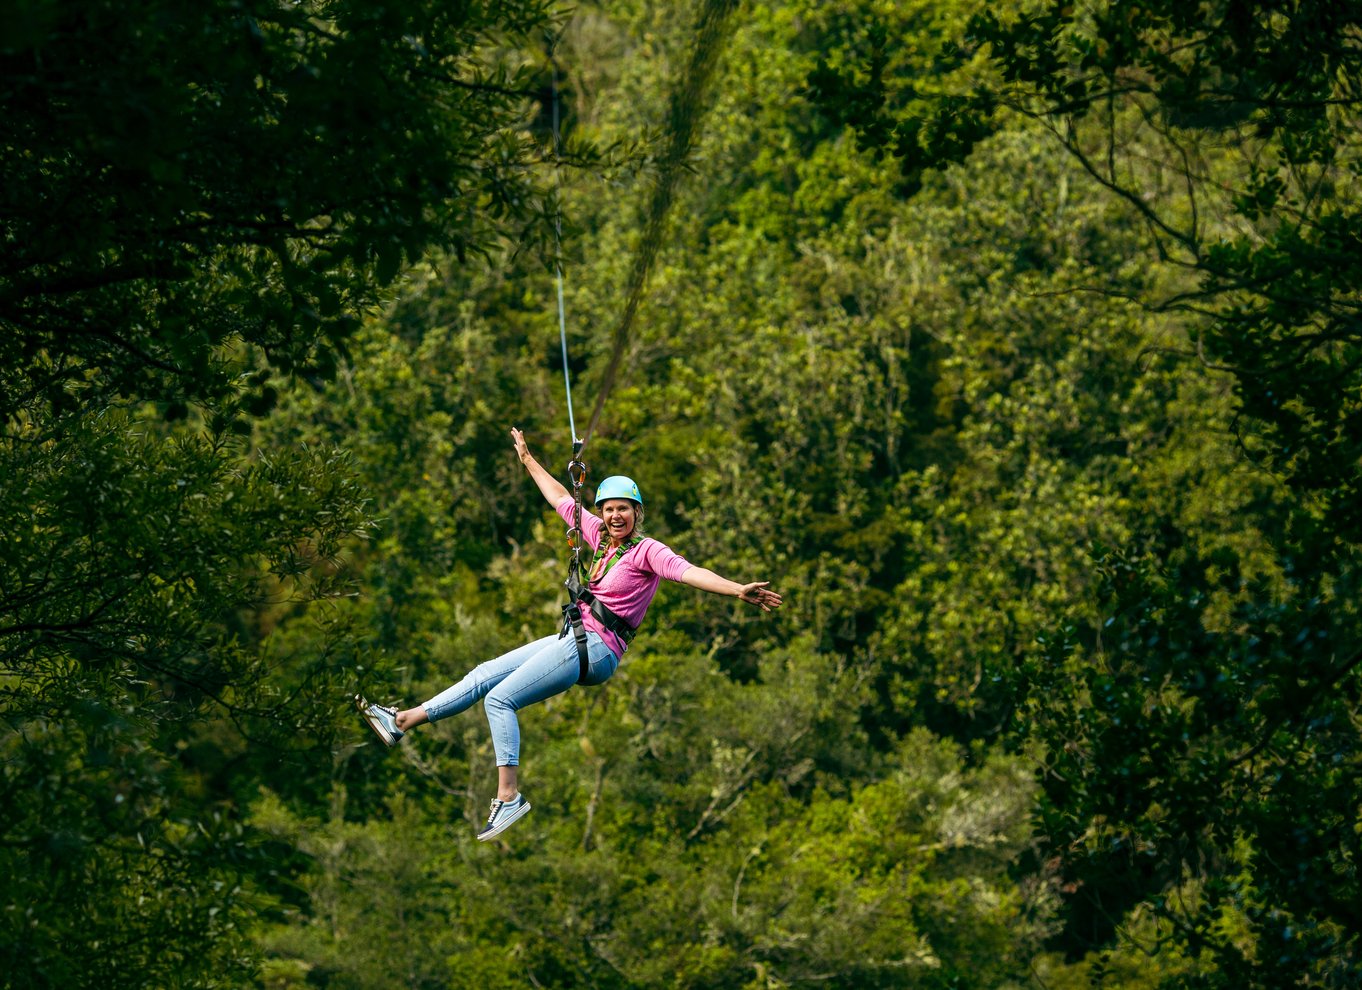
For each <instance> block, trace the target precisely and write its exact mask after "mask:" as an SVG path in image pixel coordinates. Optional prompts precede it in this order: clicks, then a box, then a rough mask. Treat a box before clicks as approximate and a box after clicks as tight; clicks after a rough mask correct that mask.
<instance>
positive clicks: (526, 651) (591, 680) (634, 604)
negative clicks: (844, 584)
mask: <svg viewBox="0 0 1362 990" xmlns="http://www.w3.org/2000/svg"><path fill="white" fill-rule="evenodd" d="M511 439H512V441H513V442H514V444H515V451H516V454H517V455H518V456H519V457H520V462H521V463H522V464H524V465H525V467H526V469H527V470H528V471H529V473H530V477H531V478H533V479H534V482H535V484H537V485H538V486H539V490H540V492H542V493H543V495H544V498H546V499H547V500H548V502H549V504H550V505H552V506H553V507H554V508H555V509H556V510H557V511H558V514H559V515H560V516H562V517H563V520H564V521H565V522H567V523H568V525H571V524H572V515H573V506H574V502H573V498H572V495H571V494H570V493H569V492H568V490H567V488H565V487H564V486H563V485H562V484H560V483H559V482H558V481H557V479H555V478H554V477H553V475H551V474H549V473H548V471H546V470H544V468H543V466H542V465H540V463H539V462H538V461H537V460H535V459H534V456H533V455H532V454H531V453H530V451H529V449H528V448H527V447H526V446H525V437H524V435H523V434H522V433H521V432H520V431H519V430H517V429H512V430H511ZM596 507H597V508H598V509H600V510H601V515H600V516H596V515H594V514H592V513H590V512H584V513H583V514H582V535H583V536H584V538H585V540H586V543H587V545H589V546H590V547H592V548H593V549H594V550H595V551H596V554H595V557H594V559H593V560H592V563H591V567H590V570H589V574H590V582H589V586H588V590H589V592H590V594H589V595H587V596H585V597H584V599H583V602H584V604H583V607H582V608H581V613H580V614H581V623H580V624H581V628H582V630H584V632H585V637H584V648H583V649H582V650H581V651H580V652H579V648H578V642H577V638H576V637H575V636H573V635H569V632H570V630H569V629H567V628H566V627H565V628H564V631H563V633H562V634H560V635H554V636H545V637H544V638H543V639H540V640H536V641H535V642H533V643H529V644H527V645H525V646H522V647H520V648H519V649H515V650H512V651H511V652H510V653H507V654H505V655H503V656H500V657H497V658H496V659H495V660H488V661H487V662H486V663H482V664H479V665H478V666H477V667H475V668H474V669H473V670H472V671H470V672H469V673H468V674H467V675H466V676H465V677H464V678H463V680H461V681H459V682H458V683H457V684H455V685H453V686H451V687H449V688H447V689H446V690H444V691H442V692H440V693H439V694H437V695H436V696H435V697H434V698H431V699H430V700H429V701H427V702H426V703H425V704H423V705H419V706H417V707H416V708H408V709H406V710H405V711H398V710H396V709H394V708H388V707H385V706H383V705H372V704H369V703H368V702H366V701H365V700H364V699H363V698H360V697H356V699H355V701H356V704H357V705H358V706H359V710H360V711H361V713H363V715H364V718H365V721H367V722H368V723H369V725H370V726H371V727H372V728H373V730H374V731H375V732H376V733H378V736H379V738H380V739H382V740H383V742H384V743H386V744H387V745H389V746H392V745H394V744H395V743H396V742H397V741H398V740H399V739H401V738H402V736H403V735H404V734H406V733H408V732H410V731H411V730H412V729H414V728H416V727H417V726H418V725H423V724H425V723H426V722H436V721H439V720H440V719H442V718H448V717H449V716H451V715H457V714H458V713H459V712H462V711H465V710H466V709H468V708H471V707H472V706H473V705H474V703H476V702H477V701H478V700H480V699H481V700H483V707H484V708H485V709H486V711H487V721H488V724H489V725H490V726H491V728H492V745H493V747H494V748H495V750H496V757H497V796H496V798H495V799H494V800H493V801H492V813H491V815H490V816H489V817H488V819H487V825H486V826H485V827H484V828H483V829H482V831H480V832H479V833H478V838H479V839H482V840H487V839H490V838H492V837H493V836H495V835H499V834H500V833H501V832H503V831H504V830H505V829H506V828H508V827H509V826H510V825H511V824H513V823H514V822H516V821H517V820H518V819H520V818H521V817H522V816H524V814H525V813H526V812H527V811H529V810H530V804H529V802H528V801H526V800H525V798H524V796H523V795H522V794H521V793H520V787H519V778H518V773H519V765H520V726H519V723H518V722H517V721H516V712H517V711H519V710H520V709H521V708H524V707H525V706H526V705H532V704H534V703H535V702H539V701H543V700H544V699H546V698H551V697H553V696H554V695H556V694H561V693H563V692H564V691H566V690H567V689H568V688H570V687H572V685H574V684H586V685H595V684H604V683H605V682H606V681H607V680H609V679H610V675H611V674H613V673H614V672H615V669H616V668H617V667H618V666H619V662H620V657H622V656H623V655H624V651H625V649H626V648H627V644H628V641H629V640H630V639H632V638H633V631H634V630H635V629H637V628H638V625H639V623H640V622H642V621H643V616H644V614H645V613H646V612H647V611H648V605H649V603H650V602H651V601H652V600H653V595H654V594H656V593H657V588H658V585H659V583H660V582H661V580H662V579H663V578H666V579H667V580H669V581H678V582H680V583H681V584H688V585H690V586H691V587H692V588H699V589H700V590H701V591H708V592H712V593H713V594H716V595H730V596H732V597H734V598H741V599H742V600H743V601H745V602H747V603H748V604H749V605H755V606H756V607H757V608H759V609H761V610H762V611H763V612H769V611H771V610H772V609H776V608H779V607H780V605H781V596H780V595H779V594H777V593H776V592H774V591H772V590H771V589H770V588H769V587H767V585H768V584H769V582H767V581H754V582H752V583H751V584H738V583H737V582H736V581H730V580H728V579H727V578H722V577H720V576H719V575H718V574H715V573H714V572H713V571H710V570H706V569H705V568H703V567H696V566H694V565H693V564H691V563H689V562H688V561H686V560H685V559H684V558H683V557H681V556H680V555H678V554H676V553H674V552H673V551H672V550H671V549H669V548H668V547H667V546H665V545H664V544H662V543H660V542H658V541H657V540H654V539H650V538H646V537H644V536H643V534H642V525H643V496H642V494H641V493H640V492H639V490H638V485H636V484H634V482H633V481H632V480H630V479H629V478H625V477H622V476H618V475H616V476H614V477H610V478H606V479H605V480H604V481H602V482H601V485H600V488H599V489H597V492H596ZM593 600H594V601H593Z"/></svg>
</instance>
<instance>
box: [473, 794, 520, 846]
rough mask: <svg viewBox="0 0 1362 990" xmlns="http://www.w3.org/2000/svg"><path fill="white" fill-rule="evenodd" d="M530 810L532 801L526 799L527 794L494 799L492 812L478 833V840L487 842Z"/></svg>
mask: <svg viewBox="0 0 1362 990" xmlns="http://www.w3.org/2000/svg"><path fill="white" fill-rule="evenodd" d="M529 810H530V802H528V801H526V800H525V795H523V794H517V795H516V796H515V797H513V798H511V800H509V801H502V800H500V799H499V798H493V799H492V814H491V816H490V817H488V819H487V824H486V825H485V826H484V827H483V830H482V831H481V832H479V833H478V841H479V842H486V841H487V840H488V839H490V838H492V837H493V836H495V835H500V834H501V833H502V832H504V831H506V830H507V829H508V828H510V827H511V826H512V825H513V824H515V822H517V821H518V820H520V819H521V818H523V817H524V816H525V813H526V812H528V811H529Z"/></svg>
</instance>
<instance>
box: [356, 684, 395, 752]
mask: <svg viewBox="0 0 1362 990" xmlns="http://www.w3.org/2000/svg"><path fill="white" fill-rule="evenodd" d="M355 707H356V708H358V709H359V714H360V717H361V718H363V719H364V724H365V725H367V726H368V727H369V728H371V729H373V730H374V735H376V736H378V738H379V739H380V740H381V741H382V743H383V745H384V746H389V747H391V746H396V745H397V740H399V739H401V738H402V737H401V736H394V735H393V734H392V733H391V732H389V731H388V728H387V726H385V725H384V724H383V723H382V722H380V721H378V719H376V718H374V714H373V712H371V711H370V710H369V702H367V701H365V700H364V696H363V695H360V694H357V695H355Z"/></svg>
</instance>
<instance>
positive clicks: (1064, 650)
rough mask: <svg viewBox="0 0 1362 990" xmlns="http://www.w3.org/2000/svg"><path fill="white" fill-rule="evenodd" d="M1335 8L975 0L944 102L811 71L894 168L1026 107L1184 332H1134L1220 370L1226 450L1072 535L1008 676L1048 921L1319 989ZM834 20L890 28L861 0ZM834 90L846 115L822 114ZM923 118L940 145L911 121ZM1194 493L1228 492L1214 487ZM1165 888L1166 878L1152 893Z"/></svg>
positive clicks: (1340, 567)
mask: <svg viewBox="0 0 1362 990" xmlns="http://www.w3.org/2000/svg"><path fill="white" fill-rule="evenodd" d="M1358 16H1359V13H1358V10H1357V9H1356V7H1355V6H1354V5H1348V4H1343V5H1338V4H1325V3H1304V4H1290V5H1280V4H1265V5H1262V4H1260V5H1253V6H1245V5H1239V4H1226V3H1199V4H1192V5H1187V4H1165V3H1153V4H1139V5H1137V6H1134V7H1131V6H1130V5H1126V4H1114V3H1112V4H1098V5H1096V6H1095V7H1085V8H1081V9H1080V8H1077V7H1073V6H1071V5H1066V4H1059V3H1037V4H1030V5H1025V6H1023V7H1021V8H1019V9H1013V10H1008V11H994V10H990V11H981V12H979V13H978V14H977V15H976V16H975V17H974V18H973V19H972V20H971V23H970V26H969V29H968V30H967V31H965V32H962V33H961V34H960V35H959V36H958V38H957V39H956V43H955V44H956V47H955V49H954V50H956V51H959V52H969V53H971V54H972V55H973V56H974V59H975V61H974V62H972V63H971V71H970V72H968V73H966V72H962V73H961V74H960V76H958V77H957V80H956V82H957V85H959V86H961V87H962V90H961V92H963V93H965V94H966V103H965V104H964V105H965V106H967V108H968V111H969V112H967V113H965V114H963V115H961V114H960V113H959V112H958V111H959V109H960V106H961V104H960V103H959V102H958V101H957V102H955V103H953V102H952V101H951V100H950V99H943V100H937V101H931V100H922V99H919V98H918V97H919V95H920V94H919V92H918V90H917V87H916V83H915V80H914V79H913V78H912V77H911V76H909V75H908V74H906V73H903V72H898V71H896V70H897V68H898V66H897V65H895V66H894V67H892V68H885V67H881V68H879V69H876V68H875V67H874V66H873V65H872V66H871V67H870V68H869V69H867V59H868V58H872V57H871V56H866V55H854V56H853V57H851V58H850V59H849V61H848V62H847V63H846V65H833V64H831V63H829V64H828V65H827V66H826V67H825V71H824V72H823V73H822V74H821V75H815V76H811V77H810V83H811V86H812V88H813V89H814V90H815V91H816V92H817V93H819V94H821V97H822V99H823V102H824V107H825V111H826V112H827V113H829V114H831V115H833V116H834V117H836V119H839V120H846V121H848V122H850V123H852V124H853V125H854V126H855V127H856V128H857V132H858V134H859V136H860V139H861V140H863V141H864V142H865V143H866V144H868V145H871V146H874V147H876V148H878V149H880V150H881V152H882V153H886V154H888V155H890V156H892V157H893V158H894V159H895V160H896V161H898V162H899V163H900V166H901V168H902V170H903V172H904V174H905V176H917V175H919V174H920V172H921V169H922V168H923V167H924V166H930V165H933V164H935V163H937V162H940V161H943V160H958V158H959V157H960V153H963V152H967V151H968V150H969V149H971V148H973V147H975V145H976V142H978V140H979V139H980V138H981V136H982V135H985V134H987V133H989V132H991V131H993V130H996V129H1006V128H1011V127H1013V126H1015V121H1016V120H1017V118H1018V116H1021V117H1025V118H1027V119H1031V120H1035V121H1037V122H1038V123H1039V124H1041V125H1042V126H1044V127H1045V128H1046V129H1047V130H1049V131H1050V132H1051V133H1052V134H1053V135H1054V137H1055V138H1056V139H1057V141H1058V144H1059V145H1060V146H1061V147H1062V148H1064V149H1065V151H1066V152H1067V153H1068V154H1069V155H1070V156H1071V158H1072V159H1073V161H1074V162H1076V163H1077V164H1078V166H1079V167H1081V168H1082V169H1083V170H1084V171H1085V172H1086V173H1087V174H1088V175H1089V176H1090V177H1091V178H1092V179H1093V180H1095V181H1096V182H1097V183H1099V184H1100V185H1101V186H1102V187H1104V188H1105V189H1106V190H1107V191H1108V193H1109V194H1111V196H1112V199H1113V202H1115V203H1118V204H1119V205H1121V206H1122V207H1124V208H1125V209H1126V210H1127V211H1128V213H1127V216H1128V221H1127V222H1133V223H1135V224H1137V225H1138V226H1139V227H1141V228H1143V230H1144V232H1145V243H1146V248H1145V250H1144V255H1145V257H1147V258H1148V259H1150V261H1151V263H1152V264H1154V265H1155V266H1157V267H1158V268H1161V269H1162V272H1163V274H1161V275H1159V276H1156V277H1155V278H1154V279H1153V280H1152V281H1151V282H1149V283H1146V284H1145V285H1143V286H1131V285H1128V284H1121V283H1120V282H1118V281H1113V280H1111V279H1109V278H1105V277H1103V273H1094V277H1093V278H1092V279H1091V285H1092V286H1093V287H1094V288H1097V289H1099V290H1103V291H1107V292H1112V291H1115V292H1117V293H1121V294H1125V295H1129V296H1131V297H1132V298H1134V299H1135V300H1136V301H1138V302H1139V303H1140V304H1142V305H1143V306H1144V307H1145V308H1146V309H1147V310H1149V311H1150V312H1152V313H1155V314H1167V313H1182V314H1184V315H1185V326H1186V328H1187V329H1186V330H1185V331H1184V334H1185V336H1182V337H1170V338H1167V339H1166V340H1165V341H1164V342H1162V343H1161V345H1160V346H1161V349H1164V350H1165V353H1167V352H1168V351H1173V352H1176V353H1180V354H1181V355H1182V356H1184V357H1185V358H1189V359H1196V360H1199V362H1200V364H1201V365H1202V366H1205V367H1209V368H1210V369H1211V370H1212V371H1214V372H1215V373H1217V374H1220V375H1223V376H1225V381H1227V382H1228V383H1229V384H1230V385H1231V386H1232V388H1233V393H1234V405H1233V407H1232V409H1233V413H1234V415H1233V418H1232V419H1230V420H1228V421H1227V422H1225V423H1224V426H1223V427H1222V428H1223V429H1225V430H1226V432H1227V434H1229V435H1230V436H1232V437H1233V441H1232V442H1233V443H1234V444H1235V445H1236V446H1237V448H1238V450H1237V453H1238V455H1239V459H1238V461H1237V463H1236V462H1229V463H1227V462H1226V460H1225V458H1224V457H1223V456H1218V457H1216V459H1215V461H1214V462H1212V463H1214V464H1215V465H1216V467H1215V468H1214V470H1212V471H1207V470H1206V467H1207V466H1208V465H1205V464H1203V465H1202V466H1201V468H1199V469H1197V470H1194V471H1188V470H1187V469H1188V468H1189V467H1191V465H1190V464H1184V466H1183V468H1182V469H1181V471H1180V472H1179V473H1180V474H1181V476H1182V477H1184V478H1187V479H1189V480H1192V479H1195V482H1194V483H1195V485H1196V488H1195V489H1191V490H1188V491H1187V492H1186V494H1185V495H1183V496H1180V497H1178V498H1176V499H1174V500H1172V501H1169V500H1166V499H1165V500H1162V501H1160V502H1153V501H1151V502H1149V503H1147V507H1146V512H1147V515H1146V517H1145V519H1144V521H1143V524H1142V525H1140V526H1139V527H1138V528H1136V529H1135V530H1133V531H1132V533H1131V540H1130V541H1129V542H1128V544H1127V545H1126V546H1124V547H1122V548H1121V549H1119V550H1113V551H1101V552H1099V553H1098V555H1097V560H1098V562H1099V574H1100V575H1101V576H1102V577H1103V590H1101V591H1100V592H1098V594H1097V595H1096V596H1095V598H1094V601H1093V604H1092V606H1091V607H1090V608H1088V609H1085V612H1086V613H1087V616H1088V617H1087V618H1086V619H1084V620H1082V621H1079V622H1078V623H1076V624H1073V625H1070V624H1067V623H1059V624H1056V625H1055V626H1054V627H1053V628H1052V631H1051V634H1050V635H1049V636H1047V642H1048V644H1049V647H1048V649H1047V650H1046V651H1045V652H1043V653H1041V654H1039V655H1037V656H1036V657H1034V658H1033V659H1032V660H1031V661H1030V662H1029V663H1028V664H1027V667H1026V671H1027V672H1026V674H1025V675H1024V676H1023V677H1022V678H1021V679H1020V680H1019V681H1018V682H1017V684H1016V687H1018V688H1020V693H1019V694H1017V695H1016V696H1017V697H1018V698H1020V699H1024V703H1025V705H1026V711H1027V714H1028V731H1029V732H1030V734H1031V735H1032V737H1033V738H1035V739H1036V740H1038V741H1040V742H1042V743H1043V744H1044V745H1045V747H1046V749H1047V752H1048V754H1049V755H1048V756H1047V757H1046V759H1045V763H1046V767H1047V773H1046V775H1045V776H1044V777H1043V780H1044V781H1045V785H1046V799H1045V801H1044V802H1043V804H1042V815H1041V822H1042V824H1043V827H1044V830H1045V831H1046V834H1048V835H1049V837H1050V842H1051V847H1052V848H1053V850H1054V851H1055V852H1056V853H1057V854H1058V855H1059V856H1060V858H1061V860H1062V864H1063V870H1064V873H1065V875H1066V876H1067V877H1068V878H1069V881H1070V884H1071V892H1072V897H1071V901H1072V911H1073V914H1072V915H1071V919H1070V920H1071V923H1072V924H1071V934H1074V935H1076V936H1078V939H1079V942H1080V943H1084V942H1086V944H1100V943H1102V942H1104V941H1105V940H1107V939H1108V937H1109V936H1110V935H1111V934H1112V932H1113V931H1115V930H1116V928H1117V926H1119V924H1120V918H1121V915H1122V912H1123V911H1124V909H1125V908H1127V907H1128V906H1130V905H1134V904H1140V903H1143V904H1145V905H1147V906H1150V907H1152V908H1153V910H1154V911H1155V912H1156V913H1158V914H1160V915H1162V916H1163V918H1164V920H1165V921H1166V922H1167V923H1168V924H1169V925H1170V926H1171V927H1170V928H1169V929H1168V931H1167V933H1166V935H1165V936H1163V937H1162V938H1163V939H1164V940H1167V941H1171V942H1172V943H1174V944H1177V945H1180V946H1182V947H1183V948H1184V949H1185V950H1188V951H1192V952H1207V953H1208V955H1209V956H1210V957H1211V958H1213V959H1214V960H1215V962H1216V964H1217V965H1218V967H1219V969H1218V971H1216V972H1215V973H1214V975H1213V976H1211V977H1206V982H1208V983H1210V984H1213V985H1224V986H1235V987H1240V986H1265V987H1266V986H1284V985H1304V984H1306V983H1310V984H1315V983H1318V984H1320V985H1337V986H1345V985H1349V984H1350V983H1353V982H1356V980H1357V978H1358V972H1359V969H1358V967H1359V965H1362V964H1360V963H1359V952H1360V951H1362V943H1359V934H1358V933H1359V926H1358V922H1357V917H1356V912H1355V909H1354V907H1353V905H1355V904H1356V903H1357V886H1358V878H1357V873H1356V869H1355V863H1356V859H1357V841H1358V839H1357V834H1356V830H1355V828H1354V827H1353V826H1354V824H1355V818H1356V808H1355V801H1354V799H1353V798H1352V797H1349V796H1347V795H1348V794H1349V793H1355V792H1356V788H1357V785H1358V783H1359V781H1358V772H1359V765H1362V739H1359V737H1358V734H1357V731H1356V724H1355V719H1353V718H1352V716H1351V715H1350V714H1345V713H1351V712H1355V711H1356V709H1357V707H1358V704H1359V698H1360V697H1362V693H1360V692H1362V678H1360V677H1359V673H1358V667H1359V662H1358V661H1359V659H1360V658H1362V653H1359V649H1358V642H1359V632H1362V630H1360V629H1359V626H1358V622H1357V610H1356V607H1355V605H1354V602H1355V601H1356V598H1357V581H1358V574H1357V566H1356V549H1357V545H1358V541H1359V530H1358V525H1357V522H1358V506H1359V505H1362V501H1360V500H1359V498H1358V495H1359V473H1358V466H1359V464H1360V463H1362V459H1359V451H1362V429H1359V425H1360V421H1359V419H1358V416H1359V405H1358V402H1359V399H1358V396H1359V377H1358V376H1359V373H1360V369H1362V362H1360V361H1359V360H1358V355H1359V346H1360V345H1362V338H1359V334H1358V323H1357V318H1356V294H1357V290H1358V285H1359V282H1358V274H1359V269H1358V266H1357V258H1358V252H1357V250H1356V247H1357V240H1358V237H1359V231H1360V230H1362V226H1360V225H1359V220H1360V219H1362V218H1360V217H1359V214H1358V210H1357V203H1358V197H1357V182H1358V170H1357V168H1356V164H1355V159H1356V152H1357V133H1358V130H1357V126H1356V125H1357V119H1356V118H1357V110H1358V102H1357V99H1358V98H1357V93H1358V89H1359V80H1360V79H1362V60H1359V56H1358V51H1357V48H1356V46H1355V45H1354V44H1353V43H1352V41H1351V39H1352V37H1353V36H1354V35H1355V34H1356V31H1357V28H1358ZM859 18H860V20H861V22H862V23H863V24H867V25H869V26H868V27H866V28H865V30H867V31H871V32H872V33H873V32H875V31H878V32H879V34H880V35H881V36H884V37H887V38H891V39H892V38H893V37H894V31H895V29H896V27H897V25H896V24H895V23H894V22H886V20H885V19H884V18H883V17H882V16H881V15H880V14H879V13H878V12H876V11H873V10H871V9H870V8H869V7H867V8H864V9H862V10H860V13H859ZM872 61H873V59H872ZM1288 66H1289V70H1288V68H1287V67H1288ZM872 70H873V71H872ZM847 94H852V95H853V96H854V97H855V105H857V106H860V107H863V108H865V110H864V113H862V114H861V115H860V116H859V117H852V116H848V115H846V114H844V113H842V111H841V106H843V105H844V104H845V102H846V97H847ZM947 133H949V134H951V135H953V138H952V141H951V142H950V144H949V147H947V148H945V149H944V150H943V148H942V146H941V143H940V142H939V141H935V140H924V139H923V136H924V135H929V136H930V135H940V134H947ZM1201 373H1202V372H1201V369H1200V368H1198V366H1197V365H1196V364H1194V363H1192V362H1191V361H1189V362H1187V365H1186V367H1185V369H1184V370H1183V371H1182V372H1181V374H1182V375H1198V374H1201ZM1248 465H1252V466H1253V468H1254V469H1256V471H1257V472H1258V473H1257V475H1256V477H1255V478H1254V480H1253V481H1252V483H1251V484H1248V485H1244V484H1242V483H1239V482H1237V481H1236V480H1235V477H1234V476H1235V475H1236V474H1240V475H1242V474H1243V473H1244V469H1245V467H1246V466H1248ZM1198 489H1199V490H1200V491H1201V492H1204V493H1206V494H1211V493H1217V494H1218V495H1221V496H1223V495H1224V494H1228V493H1231V492H1235V491H1236V490H1237V494H1232V495H1231V496H1230V497H1229V498H1228V499H1227V500H1226V501H1225V502H1223V503H1222V504H1220V505H1218V506H1216V507H1214V509H1213V507H1212V506H1211V505H1208V504H1207V503H1205V501H1204V500H1203V499H1201V498H1198V497H1197V496H1196V495H1195V494H1194V493H1195V492H1196V491H1197V490H1198ZM1170 509H1171V510H1172V511H1169V510H1170ZM1230 512H1233V513H1234V515H1233V516H1232V517H1227V516H1226V514H1227V513H1230ZM1217 515H1218V516H1220V517H1221V518H1220V519H1216V518H1215V517H1216V516H1217ZM1208 524H1209V525H1208ZM1306 795H1309V797H1308V798H1307V797H1306ZM1189 884H1191V885H1194V886H1196V888H1197V891H1196V895H1195V896H1191V895H1188V896H1175V893H1174V892H1178V891H1181V892H1184V893H1185V892H1186V891H1187V888H1188V885H1189ZM1099 904H1100V905H1101V906H1102V909H1101V910H1098V908H1097V906H1098V905H1099ZM1075 928H1082V929H1083V931H1082V933H1081V934H1079V933H1078V932H1077V931H1075V930H1074V929H1075ZM1179 979H1181V978H1179Z"/></svg>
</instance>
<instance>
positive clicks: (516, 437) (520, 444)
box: [511, 426, 530, 464]
mask: <svg viewBox="0 0 1362 990" xmlns="http://www.w3.org/2000/svg"><path fill="white" fill-rule="evenodd" d="M511 442H512V443H514V444H515V455H516V456H517V457H519V458H520V463H521V464H524V463H525V462H526V461H527V460H528V459H529V457H530V448H529V447H528V446H526V444H525V434H523V433H521V432H520V431H519V430H518V429H516V428H515V427H514V426H513V427H511Z"/></svg>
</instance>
